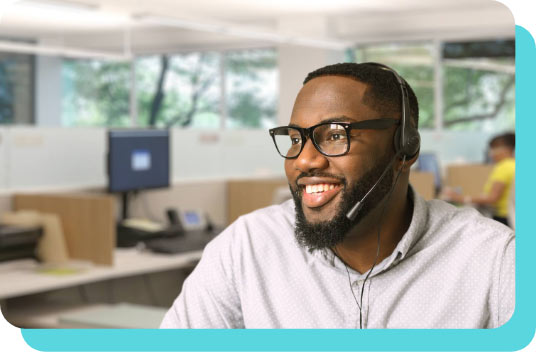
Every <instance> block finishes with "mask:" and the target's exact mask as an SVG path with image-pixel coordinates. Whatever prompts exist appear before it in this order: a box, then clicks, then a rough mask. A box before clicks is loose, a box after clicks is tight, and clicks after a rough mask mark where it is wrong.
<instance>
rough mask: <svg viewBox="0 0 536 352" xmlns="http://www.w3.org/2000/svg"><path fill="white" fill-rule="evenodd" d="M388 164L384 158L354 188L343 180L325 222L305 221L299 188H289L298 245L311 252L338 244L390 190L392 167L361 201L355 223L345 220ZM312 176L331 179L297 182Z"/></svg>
mask: <svg viewBox="0 0 536 352" xmlns="http://www.w3.org/2000/svg"><path fill="white" fill-rule="evenodd" d="M390 161H391V159H390V157H388V156H385V157H383V158H382V159H381V160H379V161H378V162H377V163H376V165H374V167H373V168H372V169H371V170H369V171H368V172H366V173H365V175H363V177H361V179H360V180H359V181H358V182H357V183H355V184H354V185H347V183H346V181H345V180H342V184H343V189H342V191H341V192H342V202H341V203H340V205H339V209H338V211H337V215H335V217H334V218H333V219H331V220H328V221H322V222H317V223H311V222H309V221H307V219H306V218H305V214H304V213H303V207H302V188H301V187H298V186H297V185H296V189H295V190H293V189H292V187H290V192H291V193H292V198H294V204H295V208H296V229H295V232H294V233H295V236H296V240H297V241H298V243H299V244H300V245H301V246H303V247H306V248H308V249H309V251H310V252H312V251H314V250H316V249H323V248H333V247H334V246H335V245H337V244H339V243H341V242H342V241H343V240H344V239H345V237H346V236H347V234H348V232H350V230H351V229H352V228H353V227H354V226H355V225H357V224H358V223H359V222H360V221H361V220H362V219H363V218H364V217H365V216H367V215H368V214H369V213H370V212H371V211H372V210H373V209H374V208H376V207H377V206H378V204H380V202H381V201H382V200H383V199H384V198H385V196H386V195H387V194H388V193H389V191H390V190H391V187H392V185H393V179H394V171H393V169H392V168H389V170H387V173H386V174H385V177H384V178H383V179H382V180H381V181H380V183H379V184H378V186H377V187H376V188H375V189H374V191H372V193H371V194H370V195H369V196H368V197H367V199H365V201H364V202H363V207H362V208H361V210H360V211H359V212H358V213H357V216H356V218H355V219H354V221H350V220H348V218H347V217H346V214H347V213H348V212H349V211H350V209H352V207H353V206H354V205H355V204H356V203H357V202H358V201H359V200H361V199H362V198H363V197H364V196H365V194H366V193H367V192H368V191H369V190H370V189H371V188H372V186H373V185H374V183H376V181H378V179H379V178H380V176H381V174H382V173H383V171H384V170H385V168H386V167H387V165H388V164H389V162H390ZM312 176H328V177H334V176H333V175H327V174H318V173H311V174H300V175H299V176H298V178H297V179H296V181H297V180H298V179H299V178H301V177H312ZM339 179H340V178H339Z"/></svg>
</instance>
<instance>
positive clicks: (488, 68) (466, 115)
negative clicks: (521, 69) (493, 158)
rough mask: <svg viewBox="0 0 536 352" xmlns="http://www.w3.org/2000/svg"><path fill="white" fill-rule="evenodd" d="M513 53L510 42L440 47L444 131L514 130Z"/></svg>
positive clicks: (459, 43) (513, 44)
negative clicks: (442, 77)
mask: <svg viewBox="0 0 536 352" xmlns="http://www.w3.org/2000/svg"><path fill="white" fill-rule="evenodd" d="M514 51H515V43H514V41H513V40H507V41H487V42H452V43H444V44H443V46H442V57H443V61H442V69H443V75H444V92H443V95H444V106H443V108H444V112H443V116H444V118H443V119H444V121H443V126H444V127H445V128H446V129H450V130H479V131H491V132H495V131H503V130H507V129H513V128H514V126H515V111H514V98H515V96H514V83H515V76H514V74H515V71H514V67H515V66H514Z"/></svg>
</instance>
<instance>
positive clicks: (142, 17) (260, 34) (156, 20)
mask: <svg viewBox="0 0 536 352" xmlns="http://www.w3.org/2000/svg"><path fill="white" fill-rule="evenodd" d="M133 19H134V20H135V21H138V22H139V23H142V24H151V25H159V26H169V27H176V28H182V29H188V30H196V31H200V32H208V33H217V34H224V35H231V36H236V37H240V38H246V39H253V40H260V41H269V42H274V43H279V44H295V45H302V46H308V47H316V48H321V49H332V50H344V49H346V48H348V47H350V46H352V45H353V43H352V42H349V41H341V40H339V39H335V38H310V37H302V36H299V35H291V34H286V33H285V34H283V33H278V32H275V31H261V30H258V29H256V28H250V27H246V26H239V25H235V24H231V23H222V22H213V21H211V22H208V21H201V20H193V19H178V18H171V17H164V16H155V15H150V14H138V15H135V16H133Z"/></svg>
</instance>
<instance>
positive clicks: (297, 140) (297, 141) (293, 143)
mask: <svg viewBox="0 0 536 352" xmlns="http://www.w3.org/2000/svg"><path fill="white" fill-rule="evenodd" d="M290 142H291V143H292V145H296V144H300V142H301V139H300V137H290Z"/></svg>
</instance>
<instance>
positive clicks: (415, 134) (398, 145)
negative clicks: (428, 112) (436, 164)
mask: <svg viewBox="0 0 536 352" xmlns="http://www.w3.org/2000/svg"><path fill="white" fill-rule="evenodd" d="M404 137H405V138H404V139H405V141H403V140H402V127H401V126H399V127H398V128H397V129H396V132H395V139H394V144H395V152H396V153H397V154H398V153H400V154H401V155H402V156H405V157H406V159H411V158H413V157H414V156H415V155H417V153H418V152H419V150H420V148H421V135H420V134H419V131H418V130H417V129H416V128H414V127H406V133H405V136H404Z"/></svg>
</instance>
